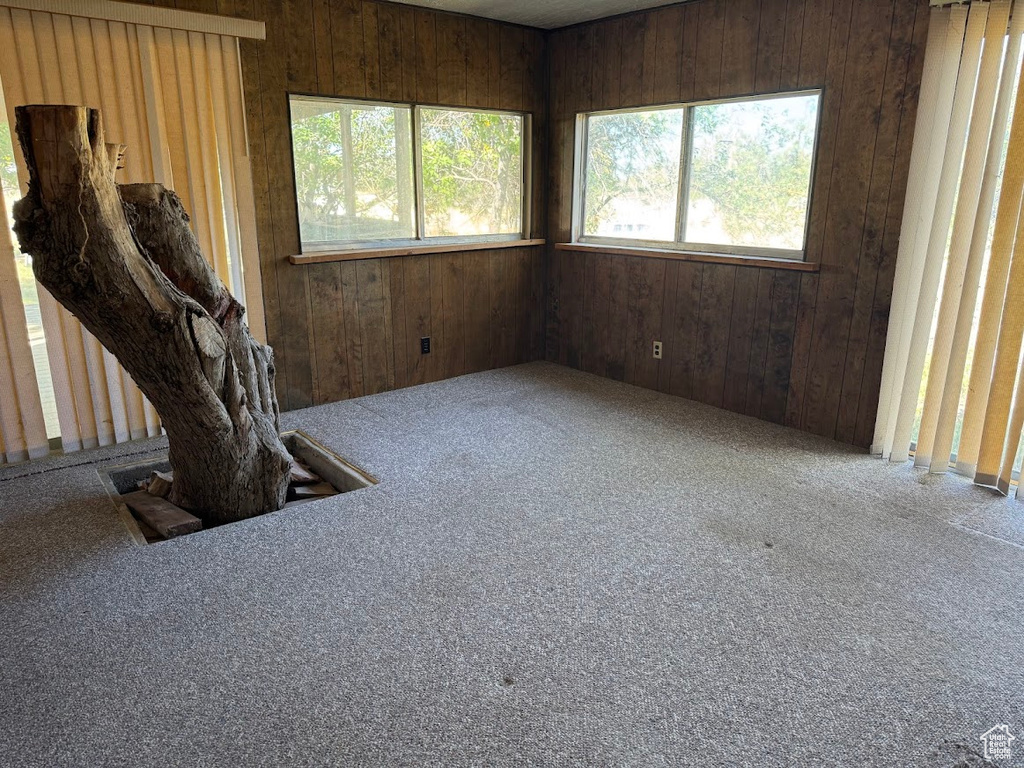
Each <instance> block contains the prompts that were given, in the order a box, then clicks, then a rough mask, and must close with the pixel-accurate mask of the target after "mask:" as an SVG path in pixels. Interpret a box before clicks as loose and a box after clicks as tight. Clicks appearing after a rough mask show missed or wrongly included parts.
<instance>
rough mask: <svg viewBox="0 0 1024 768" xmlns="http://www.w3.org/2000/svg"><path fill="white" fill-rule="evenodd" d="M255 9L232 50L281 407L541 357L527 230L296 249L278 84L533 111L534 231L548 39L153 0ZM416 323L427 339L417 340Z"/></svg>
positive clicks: (536, 259) (353, 8) (261, 0)
mask: <svg viewBox="0 0 1024 768" xmlns="http://www.w3.org/2000/svg"><path fill="white" fill-rule="evenodd" d="M156 3H157V4H159V5H165V6H168V7H175V6H176V5H179V6H180V5H181V4H182V3H186V4H189V5H190V7H192V8H194V9H200V10H203V11H205V12H208V13H221V14H224V15H230V16H237V17H240V18H247V19H257V20H260V21H263V22H265V23H266V28H267V40H266V41H263V42H257V41H254V40H243V41H242V43H241V54H242V55H241V65H242V72H243V83H244V87H245V109H246V120H247V127H248V132H249V145H250V146H249V148H250V154H251V159H252V171H253V188H254V192H255V199H256V219H257V221H256V223H257V239H258V243H259V248H260V264H261V270H262V281H263V292H264V299H265V304H266V315H267V333H268V337H269V341H270V343H271V345H272V346H273V347H274V349H275V353H276V361H277V385H278V396H279V399H280V402H281V407H282V408H283V409H291V408H300V407H304V406H308V405H313V404H317V403H325V402H331V401H333V400H339V399H343V398H348V397H359V396H361V395H364V394H370V393H373V392H381V391H385V390H387V389H392V388H394V387H402V386H408V385H410V384H414V383H418V382H421V381H431V380H435V379H440V378H445V377H449V376H458V375H460V374H463V373H466V372H467V371H468V370H484V369H487V368H490V367H492V366H495V365H510V364H514V363H519V362H526V361H529V360H536V359H539V358H542V357H543V356H544V333H545V311H544V305H545V296H546V290H545V285H544V278H545V257H544V249H543V247H541V246H539V245H538V244H537V241H536V240H535V241H533V242H531V243H530V244H523V243H516V244H514V245H513V246H512V247H504V248H502V247H487V248H485V249H483V250H478V251H474V252H461V251H458V250H451V251H442V252H438V253H431V254H424V255H412V254H409V255H398V254H388V255H389V256H393V257H392V258H381V257H380V256H381V255H382V254H376V255H374V256H372V257H370V258H363V259H359V260H358V261H345V262H336V263H324V264H302V265H296V264H291V263H289V257H290V256H292V255H294V254H297V253H299V251H300V248H299V231H298V220H297V214H296V208H295V193H294V180H293V170H292V165H291V164H292V157H291V136H290V125H289V118H288V94H289V93H305V94H318V95H323V96H337V97H346V98H372V99H383V100H399V101H409V102H417V101H418V102H422V103H427V104H442V105H448V106H456V107H467V106H469V107H482V108H491V109H521V110H525V111H528V112H530V114H531V115H532V122H533V160H534V163H533V166H532V167H533V188H532V194H533V203H534V204H533V215H532V222H531V231H530V233H529V235H530V237H532V238H539V239H540V242H543V238H544V235H545V231H546V225H547V221H548V217H547V202H546V200H547V198H546V194H545V192H546V188H547V186H548V184H547V168H548V157H547V144H548V141H547V139H548V130H549V123H548V120H547V106H548V44H547V43H548V41H547V35H546V34H545V33H544V32H541V31H540V30H533V29H527V28H524V27H519V26H514V25H509V24H501V23H498V22H493V21H486V20H483V19H476V18H471V17H467V16H464V15H459V14H451V13H443V12H437V11H433V10H430V9H426V8H414V7H411V6H406V5H398V4H395V3H389V2H378V1H377V0H280V1H278V0H156ZM421 336H430V337H431V342H432V344H431V352H430V354H429V355H422V354H420V338H421Z"/></svg>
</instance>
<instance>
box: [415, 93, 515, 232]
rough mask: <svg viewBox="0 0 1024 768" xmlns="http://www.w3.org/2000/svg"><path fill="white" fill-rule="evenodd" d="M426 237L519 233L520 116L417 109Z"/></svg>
mask: <svg viewBox="0 0 1024 768" xmlns="http://www.w3.org/2000/svg"><path fill="white" fill-rule="evenodd" d="M420 142H421V150H420V154H421V156H422V173H423V213H424V219H425V222H424V224H425V235H426V236H427V237H445V236H470V235H497V234H513V233H516V232H520V231H521V230H522V215H523V213H522V212H523V118H522V115H514V114H507V113H494V112H470V111H461V110H451V109H422V110H420Z"/></svg>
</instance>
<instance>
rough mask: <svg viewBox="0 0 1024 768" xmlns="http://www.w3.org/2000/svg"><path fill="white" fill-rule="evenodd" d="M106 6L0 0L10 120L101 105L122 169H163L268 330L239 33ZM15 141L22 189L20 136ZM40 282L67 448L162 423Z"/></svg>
mask: <svg viewBox="0 0 1024 768" xmlns="http://www.w3.org/2000/svg"><path fill="white" fill-rule="evenodd" d="M11 5H12V6H16V5H25V3H12V4H11ZM29 5H31V4H29ZM101 5H102V8H106V9H107V11H108V13H106V16H107V18H88V17H86V16H84V15H71V14H72V13H75V12H76V9H78V8H79V7H81V8H83V9H85V10H88V9H89V8H91V7H93V6H92V5H90V4H88V3H69V2H65V3H63V4H62V6H61V10H65V8H66V9H67V10H68V11H69V13H67V14H64V13H50V12H45V11H37V10H28V9H26V8H19V7H5V6H4V5H3V4H0V84H2V87H3V92H4V97H5V98H4V100H5V107H6V108H5V110H4V112H5V116H6V120H8V121H9V123H10V125H11V126H13V125H14V108H15V107H16V106H17V105H20V104H39V103H44V104H59V103H68V104H84V105H87V106H90V107H95V108H98V109H100V110H101V112H102V116H103V121H104V126H105V131H106V135H107V136H108V138H109V140H110V141H113V142H120V143H123V144H126V145H127V146H128V152H127V156H126V167H125V169H124V170H123V171H122V172H121V175H120V176H119V179H118V180H119V181H120V182H122V183H130V182H147V181H158V182H161V183H163V184H164V185H165V186H167V187H168V188H171V189H173V190H174V191H175V192H177V193H178V195H179V196H180V197H181V200H182V203H183V204H184V206H185V209H186V210H187V211H188V213H189V215H190V217H191V220H192V226H193V229H194V231H195V232H196V235H197V237H198V239H199V242H200V244H201V246H202V248H203V252H204V253H205V254H206V256H207V258H209V259H210V260H211V262H212V264H213V266H214V268H215V270H216V272H217V274H218V275H219V276H220V277H221V279H223V280H224V282H225V283H226V284H227V285H229V286H230V287H231V290H232V292H233V293H234V294H235V295H236V296H239V297H244V301H245V304H246V307H247V309H248V315H247V317H248V320H249V324H250V326H251V327H252V329H253V333H254V335H256V336H257V337H263V336H264V334H265V331H264V320H263V297H262V293H261V290H260V278H259V262H258V256H257V246H256V240H255V212H254V202H253V196H252V182H251V176H250V168H249V158H248V150H247V142H246V135H245V117H244V107H243V101H242V83H241V70H240V65H239V56H238V40H237V38H236V37H234V36H231V35H223V34H213V33H205V32H201V31H189V30H185V29H169V28H165V27H159V26H150V25H147V24H138V23H126V22H124V21H118V20H115V19H116V18H117V13H115V12H113V11H117V9H118V7H119V5H120V4H117V3H103V4H101ZM95 7H96V8H100V6H99V5H97V6H95ZM111 9H113V10H111ZM193 15H194V14H193ZM250 23H251V22H250ZM14 151H15V158H16V161H17V166H18V175H19V179H20V182H21V186H22V192H24V189H25V185H26V183H27V171H26V169H25V164H24V160H23V158H22V157H21V152H20V148H19V147H18V146H17V143H16V142H15V146H14ZM39 294H40V296H39V302H40V311H41V314H42V322H43V327H44V329H45V334H46V346H47V355H48V359H49V365H50V372H51V377H52V380H53V389H54V394H55V399H56V403H57V414H58V417H59V421H60V432H61V441H62V443H63V447H64V450H65V451H74V450H78V449H80V448H88V447H92V446H96V445H107V444H110V443H114V442H121V441H124V440H129V439H133V438H138V437H142V436H146V435H154V434H157V432H158V431H159V429H160V425H159V420H158V418H157V415H156V412H155V411H154V410H153V408H152V406H151V405H150V404H149V403H148V402H147V401H146V400H145V399H144V398H143V397H142V394H141V393H140V392H139V390H138V388H137V387H136V386H135V384H134V383H133V382H132V381H131V379H130V377H129V376H128V375H127V373H126V372H125V371H124V370H123V369H122V368H121V367H120V365H119V364H118V363H117V361H116V360H115V359H114V358H113V356H112V355H110V354H109V353H108V352H107V351H106V350H105V349H103V347H102V346H101V345H100V344H99V342H98V341H97V340H96V339H95V338H94V337H93V336H92V335H91V334H90V333H88V332H87V331H86V330H85V329H84V328H83V327H82V326H81V325H80V324H79V323H78V321H77V320H76V319H75V318H74V317H73V316H72V315H71V314H70V313H68V312H67V311H66V310H65V309H64V308H63V307H61V306H60V305H59V304H57V302H56V301H54V299H53V298H52V297H50V296H49V294H48V293H46V291H45V290H43V289H42V288H40V290H39Z"/></svg>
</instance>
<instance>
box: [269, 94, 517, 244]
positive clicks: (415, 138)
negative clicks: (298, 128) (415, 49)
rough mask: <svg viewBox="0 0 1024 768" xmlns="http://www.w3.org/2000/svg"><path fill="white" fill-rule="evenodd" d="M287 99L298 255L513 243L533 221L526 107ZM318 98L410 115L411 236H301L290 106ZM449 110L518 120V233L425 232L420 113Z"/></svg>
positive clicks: (333, 101) (306, 96) (334, 101)
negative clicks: (404, 111) (307, 239)
mask: <svg viewBox="0 0 1024 768" xmlns="http://www.w3.org/2000/svg"><path fill="white" fill-rule="evenodd" d="M287 99H288V138H289V145H288V149H289V153H290V155H291V170H292V192H293V199H294V201H295V222H296V225H297V231H298V233H299V253H300V254H307V253H310V254H316V253H331V252H339V253H344V252H346V251H359V250H374V249H382V250H384V249H394V248H405V247H416V246H430V245H444V244H451V245H465V244H474V243H504V242H517V241H520V240H524V239H526V238H527V237H528V236H529V233H530V231H531V228H532V221H531V220H530V214H531V212H532V210H533V208H532V196H533V189H532V186H533V185H532V181H533V176H532V160H533V140H532V139H533V115H532V113H530V112H526V111H521V110H514V109H487V108H484V107H463V106H452V105H450V104H427V103H420V102H410V101H387V100H382V99H351V98H343V97H335V96H322V95H320V94H313V93H299V92H293V91H289V92H288V94H287ZM297 100H298V101H318V102H324V103H328V104H335V105H339V106H351V107H357V108H358V107H362V108H367V107H384V108H387V109H396V108H398V109H408V110H409V120H410V123H411V125H410V126H409V136H410V141H411V146H410V152H411V154H412V192H413V224H414V230H415V233H414V236H413V237H411V238H410V237H396V238H387V239H379V238H378V239H370V240H329V241H327V240H324V241H316V242H312V243H307V242H304V241H303V240H302V222H301V218H300V214H299V195H298V178H297V175H296V173H295V142H294V138H293V136H292V126H293V125H294V120H293V116H292V105H293V104H294V103H295V101H297ZM424 109H430V110H447V111H451V112H479V113H484V114H492V115H493V114H498V115H514V116H516V117H519V118H521V119H522V128H521V130H522V135H521V141H520V145H521V146H520V163H521V169H520V179H519V183H520V184H521V185H522V194H521V195H520V198H521V200H520V203H521V210H520V231H519V232H506V233H498V234H485V235H445V236H434V237H427V236H426V234H425V233H426V213H425V206H424V198H423V169H422V160H423V154H422V151H421V149H422V144H421V137H420V131H421V120H420V114H421V112H422V110H424Z"/></svg>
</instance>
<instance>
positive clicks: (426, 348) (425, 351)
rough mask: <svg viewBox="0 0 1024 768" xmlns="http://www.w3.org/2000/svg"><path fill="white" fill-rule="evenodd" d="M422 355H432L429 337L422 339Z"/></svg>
mask: <svg viewBox="0 0 1024 768" xmlns="http://www.w3.org/2000/svg"><path fill="white" fill-rule="evenodd" d="M420 354H421V355H429V354H430V337H429V336H424V337H423V338H422V339H420Z"/></svg>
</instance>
